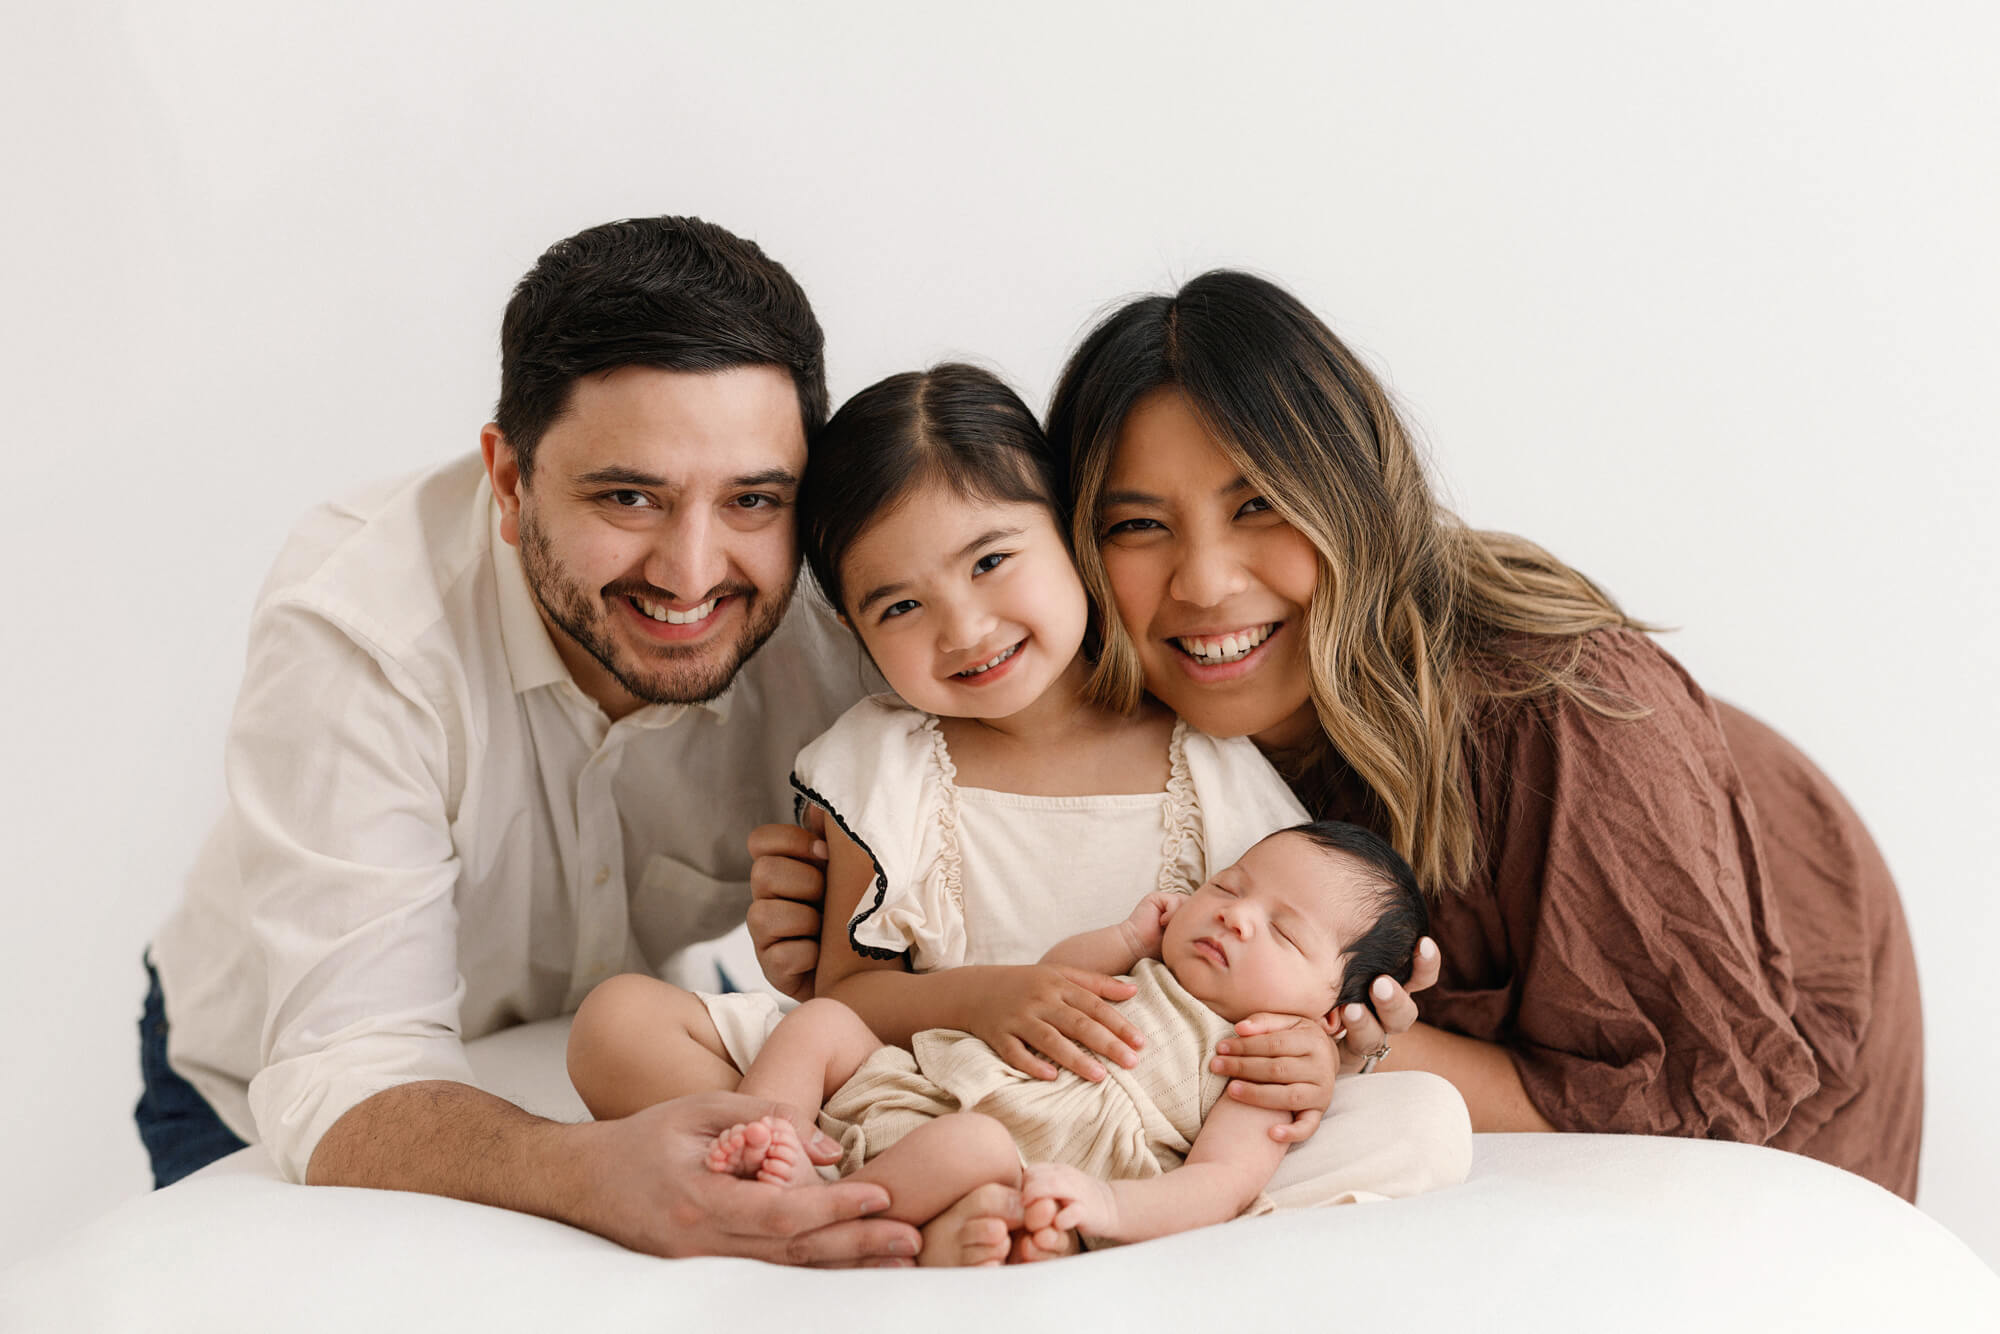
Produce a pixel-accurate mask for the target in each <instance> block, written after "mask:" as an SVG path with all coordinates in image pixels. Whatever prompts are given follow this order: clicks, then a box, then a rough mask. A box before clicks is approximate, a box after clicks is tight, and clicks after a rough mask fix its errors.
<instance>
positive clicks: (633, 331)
mask: <svg viewBox="0 0 2000 1334" xmlns="http://www.w3.org/2000/svg"><path fill="white" fill-rule="evenodd" d="M825 344H826V339H825V336H824V335H823V334H821V332H820V327H819V321H818V320H817V319H815V318H814V317H813V312H812V306H811V304H810V303H808V302H807V301H806V294H805V293H804V292H803V291H802V290H800V288H799V285H798V284H797V283H796V282H794V281H792V276H791V275H790V274H789V273H786V272H785V269H784V266H783V265H781V264H778V263H777V262H776V261H774V260H772V259H770V258H769V257H767V256H766V255H765V254H764V252H763V251H762V250H760V249H759V248H758V247H757V245H756V243H755V242H751V241H746V240H744V239H743V238H742V237H740V236H735V235H733V234H731V233H729V232H727V231H724V230H723V229H722V228H720V227H718V226H716V225H715V224H714V223H712V222H703V221H702V220H701V219H700V218H671V217H670V218H628V219H626V220H624V221H622V222H607V223H605V224H604V225H603V226H600V227H592V228H590V229H589V230H588V231H582V232H578V233H577V234H576V235H575V236H572V237H570V238H569V239H568V240H566V241H558V242H556V243H555V244H554V245H552V246H550V247H549V248H548V249H547V250H546V251H544V252H543V254H542V257H541V258H540V259H538V260H536V261H535V267H534V268H532V269H530V270H528V273H527V276H526V277H524V278H522V279H521V282H520V285H519V286H517V287H516V288H515V289H514V295H513V298H512V299H511V300H509V301H508V303H507V314H506V316H505V317H504V318H503V319H502V320H501V323H500V404H499V406H498V407H497V408H496V409H494V413H493V417H494V421H495V423H496V424H498V426H499V427H500V431H501V434H503V435H505V436H506V437H507V443H508V445H509V446H511V447H512V448H513V451H514V456H515V458H517V459H518V460H519V461H520V465H521V476H522V477H523V478H524V479H525V478H527V477H529V476H530V474H531V473H532V472H533V469H534V457H535V446H536V445H538V444H540V443H541V439H542V435H543V433H544V432H546V431H547V430H548V429H549V427H550V426H552V425H554V424H555V422H556V420H557V419H558V418H560V417H561V416H562V414H563V412H564V410H565V409H566V408H567V407H568V406H569V395H570V386H571V385H573V384H575V383H576V382H577V381H578V380H579V379H581V378H582V377H584V376H586V375H590V374H594V373H595V372H598V371H606V370H612V369H614V368H616V367H619V366H656V367H659V368H660V369H662V370H671V371H721V370H729V369H731V368H733V367H737V366H777V367H780V368H782V369H783V370H785V371H787V372H789V373H790V375H791V377H792V383H793V384H794V385H796V386H797V388H798V394H799V416H800V418H801V419H802V421H803V423H804V426H805V429H806V431H807V433H808V434H810V433H811V432H813V431H815V430H817V429H818V428H819V427H820V425H821V424H822V423H823V422H825V421H826V411H827V396H826V356H825Z"/></svg>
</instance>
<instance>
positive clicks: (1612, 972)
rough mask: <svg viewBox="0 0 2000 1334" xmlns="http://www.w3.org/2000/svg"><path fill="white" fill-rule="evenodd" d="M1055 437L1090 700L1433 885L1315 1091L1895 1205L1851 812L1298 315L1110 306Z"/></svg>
mask: <svg viewBox="0 0 2000 1334" xmlns="http://www.w3.org/2000/svg"><path fill="white" fill-rule="evenodd" d="M1049 434H1050V437H1051V439H1052V440H1053V441H1055V442H1056V443H1057V444H1058V445H1060V446H1062V447H1064V448H1066V449H1067V450H1068V451H1069V454H1070V458H1071V481H1072V486H1073V488H1074V492H1075V495H1074V501H1075V510H1074V523H1075V534H1076V549H1077V557H1078V562H1079V564H1080V566H1081V568H1082V569H1083V571H1084V576H1085V579H1086V582H1087V583H1088V584H1089V585H1090V587H1091V592H1092V594H1093V596H1094V597H1095V598H1096V599H1097V600H1098V602H1099V604H1100V605H1107V606H1116V608H1117V609H1118V616H1117V618H1116V620H1115V622H1113V623H1111V624H1107V625H1106V626H1104V627H1103V628H1102V639H1103V643H1102V646H1101V651H1100V655H1099V662H1098V667H1097V673H1096V676H1095V678H1094V681H1093V685H1094V687H1095V688H1096V690H1097V691H1098V692H1099V693H1100V696H1101V697H1102V698H1103V699H1105V700H1107V701H1111V702H1114V703H1119V702H1124V703H1129V702H1131V701H1135V700H1136V699H1137V697H1138V694H1139V692H1140V691H1141V690H1146V691H1150V692H1151V693H1152V694H1154V695H1155V696H1157V697H1158V698H1159V699H1160V700H1161V701H1163V702H1164V703H1166V704H1167V705H1168V706H1169V707H1171V708H1173V709H1174V710H1175V711H1176V712H1178V713H1179V714H1180V715H1181V716H1182V717H1183V718H1185V719H1186V720H1187V721H1188V722H1190V723H1192V724H1193V725H1195V726H1196V727H1199V728H1201V729H1202V730H1204V731H1207V732H1210V733H1213V734H1215V735H1218V736H1238V735H1248V736H1250V737H1252V738H1253V739H1254V740H1255V741H1256V742H1257V743H1258V745H1259V746H1260V747H1262V748H1263V749H1264V750H1265V752H1266V753H1267V754H1268V755H1269V756H1270V757H1271V758H1272V760H1273V761H1274V762H1275V763H1276V764H1277V765H1278V767H1279V768H1280V769H1281V770H1282V771H1283V772H1284V773H1285V774H1286V776H1287V778H1288V779H1289V780H1290V781H1291V782H1292V783H1293V785H1294V787H1295V788H1296V789H1297V790H1298V791H1299V793H1300V795H1301V796H1302V797H1303V798H1304V799H1305V801H1306V804H1307V806H1308V807H1309V808H1311V809H1312V810H1313V812H1314V814H1316V815H1320V816H1324V817H1328V818H1338V819H1346V820H1350V821H1353V822H1355V823H1359V824H1363V825H1366V826H1368V827H1370V828H1373V829H1374V830H1376V831H1377V832H1378V833H1380V834H1382V835H1383V836H1385V837H1387V838H1388V839H1389V840H1390V842H1392V843H1393V844H1394V845H1395V846H1396V848H1397V850H1398V851H1399V852H1401V853H1403V855H1404V856H1405V857H1406V858H1407V859H1408V860H1409V861H1410V862H1411V863H1412V865H1413V866H1415V868H1416V869H1417V873H1418V876H1419V879H1420V881H1421V883H1422V884H1423V886H1424V888H1425V889H1426V891H1427V892H1428V893H1429V894H1430V895H1431V897H1432V902H1433V905H1434V910H1433V924H1434V929H1435V931H1436V934H1437V939H1438V944H1439V945H1440V946H1441V949H1442V956H1443V957H1442V963H1441V966H1440V965H1438V964H1436V963H1435V962H1434V961H1433V960H1431V959H1429V958H1420V959H1419V964H1418V969H1417V975H1416V977H1415V978H1413V980H1412V986H1413V988H1414V987H1418V986H1420V985H1421V984H1422V983H1423V982H1424V981H1426V980H1428V978H1429V976H1430V975H1431V973H1432V972H1433V971H1436V972H1437V974H1438V980H1437V982H1436V984H1435V985H1434V986H1432V987H1430V988H1429V989H1428V990H1426V991H1424V993H1423V997H1422V1010H1423V1019H1422V1021H1421V1022H1416V1021H1415V1016H1416V1007H1415V1006H1414V1005H1413V1004H1412V1002H1411V1000H1410V998H1409V997H1408V996H1407V995H1406V994H1404V993H1403V992H1402V990H1401V989H1399V988H1396V987H1394V985H1393V984H1387V990H1386V994H1385V991H1384V982H1385V981H1386V980H1384V982H1378V985H1377V991H1376V996H1377V998H1378V999H1377V1005H1376V1009H1377V1011H1378V1013H1379V1014H1380V1015H1381V1016H1382V1017H1383V1026H1378V1025H1377V1023H1376V1022H1375V1019H1374V1017H1373V1016H1370V1015H1368V1014H1367V1013H1366V1011H1365V1010H1363V1011H1360V1012H1358V1013H1351V1014H1350V1015H1349V1016H1348V1032H1347V1036H1346V1039H1345V1041H1344V1043H1343V1046H1342V1057H1343V1066H1342V1068H1343V1070H1347V1071H1352V1070H1354V1069H1356V1068H1358V1067H1359V1065H1360V1060H1361V1054H1362V1053H1368V1054H1369V1056H1370V1057H1371V1058H1377V1057H1379V1063H1380V1065H1381V1066H1382V1067H1383V1068H1413V1069H1426V1070H1430V1071H1432V1072H1434V1073H1437V1074H1441V1075H1443V1076H1445V1077H1446V1078H1448V1079H1450V1080H1451V1081H1452V1082H1453V1083H1454V1084H1456V1085H1457V1086H1458V1088H1459V1091H1460V1092H1461V1093H1462V1094H1463V1095H1464V1097H1465V1100H1466V1103H1467V1105H1468V1107H1469V1108H1470V1110H1471V1112H1472V1120H1473V1126H1474V1128H1475V1129H1476V1130H1548V1129H1557V1130H1578V1131H1618V1132H1628V1133H1643V1134H1663V1135H1688V1136H1705V1137H1710V1138H1718V1139H1731V1140H1741V1141H1748V1142H1752V1143H1764V1144H1771V1145H1775V1146H1777V1147H1779V1148H1784V1149H1790V1150H1794V1151H1798V1152H1802V1153H1806V1154H1809V1155H1811V1156H1813V1157H1816V1158H1820V1159H1823V1160H1825V1161H1827V1162H1831V1163H1834V1164H1836V1165H1838V1166H1841V1167H1845V1168H1848V1169H1850V1170H1852V1171H1855V1172H1858V1173H1860V1174H1861V1175H1864V1176H1867V1177H1869V1178H1871V1179H1873V1180H1875V1181H1877V1182H1879V1183H1880V1184H1882V1185H1884V1186H1886V1187H1888V1188H1889V1189H1891V1190H1893V1191H1895V1192H1897V1193H1898V1194H1900V1195H1902V1196H1904V1197H1905V1198H1912V1197H1913V1196H1914V1194H1915V1191H1916V1181H1917V1151H1918V1144H1919V1138H1920V1134H1921V1122H1922V1111H1923V1092H1922V1064H1923V1049H1922V1022H1921V1018H1920V1014H1919V1007H1918V1000H1917V982H1916V965H1915V960H1914V958H1913V956H1912V954H1911V950H1910V943H1909V936H1908V932H1907V930H1906V928H1905V926H1904V922H1903V916H1902V909H1901V905H1900V903H1899V901H1898V899H1897V895H1896V889H1895V885H1894V883H1893V881H1892V880H1891V879H1890V876H1889V873H1888V870H1887V868H1886V866H1885V865H1884V864H1883V862H1882V859H1881V857H1880V855H1879V854H1878V853H1877V852H1876V850H1875V847H1874V845H1873V843H1872V842H1871V841H1870V839H1869V837H1868V835H1867V832H1866V831H1865V830H1864V829H1863V828H1862V826H1861V823H1860V821H1859V819H1858V818H1857V817H1856V816H1855V815H1854V813H1853V812H1852V810H1851V809H1849V807H1848V806H1847V804H1846V803H1845V801H1843V800H1842V798H1841V796H1840V794H1839V793H1838V792H1837V791H1835V790H1834V788H1833V786H1832V784H1831V783H1829V782H1828V781H1827V780H1826V778H1825V777H1824V776H1823V775H1821V774H1820V773H1819V772H1818V771H1817V770H1816V769H1814V768H1813V766H1812V765H1811V764H1810V762H1808V761H1807V760H1806V759H1805V757H1804V756H1802V755H1801V754H1799V752H1798V751H1796V750H1795V749H1793V748H1792V747H1791V746H1790V745H1789V744H1788V743H1786V742H1785V741H1784V740H1783V739H1782V738H1780V737H1779V736H1778V735H1777V734H1776V733H1774V732H1772V731H1771V730H1769V729H1768V728H1766V727H1764V726H1763V725H1762V724H1760V723H1758V722H1757V721H1755V720H1754V719H1752V718H1750V717H1749V716H1747V715H1745V714H1743V713H1741V712H1739V711H1737V710H1735V709H1732V708H1730V707H1729V706H1727V705H1724V704H1721V703H1719V702H1717V701H1712V700H1710V699H1709V698H1708V697H1707V696H1706V695H1704V694H1703V693H1702V691H1701V689H1700V687H1699V686H1697V685H1696V684H1695V683H1694V682H1693V681H1692V680H1691V679H1690V678H1689V677H1688V676H1687V674H1686V673H1685V671H1683V670H1682V669H1681V667H1680V665H1679V664H1678V663H1676V662H1675V661H1674V660H1673V659H1672V658H1670V657H1669V656H1668V655H1667V654H1666V653H1664V652H1663V651H1661V650H1660V649H1659V648H1658V647H1657V646H1656V645H1655V644H1654V643H1653V642H1652V641H1651V640H1650V639H1649V638H1647V637H1646V635H1645V634H1644V633H1643V627H1642V626H1641V625H1640V624H1639V623H1638V622H1636V621H1634V620H1632V619H1631V618H1629V617H1627V616H1626V615H1625V614H1624V613H1623V612H1622V611H1621V610H1620V609H1619V608H1618V607H1617V605H1616V604H1615V603H1613V602H1612V601H1611V599H1610V598H1609V597H1607V596H1606V595H1605V594H1604V593H1603V592H1602V591H1601V590H1600V589H1598V588H1597V587H1596V586H1595V585H1594V584H1592V583H1591V582H1590V581H1589V580H1588V579H1586V578H1585V577H1583V576H1582V575H1581V574H1579V573H1577V572H1576V571H1574V570H1572V569H1570V568H1569V567H1568V566H1566V565H1564V564H1562V562H1560V561H1558V560H1556V559H1555V558H1554V557H1553V556H1551V555H1549V554H1548V553H1547V552H1545V551H1543V550H1541V549H1540V548H1539V547H1536V546H1534V545H1533V544H1532V543H1529V542H1526V541H1524V540H1522V539H1520V538H1517V537H1512V536H1508V535H1505V534H1497V533H1480V532H1474V531H1471V530H1468V529H1467V528H1465V527H1464V526H1463V525H1462V524H1460V523H1459V522H1458V521H1457V520H1456V519H1455V518H1454V517H1453V516H1452V515H1450V514H1449V513H1448V512H1446V511H1445V510H1444V509H1443V508H1442V507H1441V506H1440V505H1439V503H1438V501H1437V499H1436V497H1435V496H1434V495H1433V494H1432V492H1431V490H1430V487H1429V484H1428V482H1427V481H1426V479H1425V477H1424V475H1423V471H1422V468H1421V466H1420V464H1419V461H1418V459H1417V456H1416V453H1415V451H1414V449H1413V448H1412V445H1411V442H1410V440H1409V437H1408V434H1407V432H1406V431H1405V429H1404V427H1403V426H1402V424H1401V422H1400V421H1399V420H1398V418H1397V416H1396V413H1395V410H1394V408H1393V406H1392V405H1391V404H1390V401H1389V398H1388V395H1387V394H1386V392H1385V391H1384V390H1383V388H1382V386H1381V385H1380V384H1379V383H1378V382H1377V381H1376V379H1375V378H1374V376H1373V375H1372V374H1371V373H1370V372H1369V371H1368V369H1367V368H1366V367H1365V366H1364V365H1362V364H1361V362H1360V360H1359V359H1358V358H1356V357H1355V356H1354V355H1353V354H1352V353H1351V352H1350V351H1349V350H1348V349H1347V348H1346V347H1345V346H1344V345H1343V344H1342V343H1341V342H1340V341H1339V340H1338V339H1337V338H1335V337H1334V335H1333V334H1332V332H1331V331H1330V330H1328V329H1327V327H1326V326H1325V325H1324V324H1323V323H1321V322H1320V321H1319V320H1318V319H1317V318H1316V317H1315V316H1314V315H1313V314H1312V313H1311V312H1310V311H1309V310H1307V309H1306V308H1305V307H1304V306H1303V305H1301V304H1300V303H1299V302H1298V301H1297V300H1296V299H1294V298H1293V297H1291V296H1290V295H1289V294H1288V293H1286V292H1284V291H1283V290H1282V289H1280V288H1278V287H1276V286H1274V285H1272V284H1270V283H1268V282H1265V281H1263V280H1261V279H1257V278H1253V277H1250V276H1248V275H1244V274H1239V273H1229V272H1214V273H1208V274H1204V275H1202V276H1201V277H1199V278H1196V279H1195V280H1194V281H1192V282H1190V283H1188V284H1187V285H1186V286H1185V287H1183V288H1182V289H1181V290H1180V291H1179V292H1178V293H1176V294H1175V295H1173V296H1172V297H1159V296H1156V297H1149V298H1144V299H1141V300H1138V301H1135V302H1132V303H1130V304H1128V305H1127V306H1125V307H1124V308H1122V309H1120V310H1118V311H1117V312H1115V313H1113V314H1112V315H1110V316H1109V317H1107V318H1106V319H1105V320H1104V321H1103V322H1102V323H1100V324H1099V325H1098V327H1097V328H1096V329H1095V330H1093V331H1092V332H1091V334H1090V335H1089V337H1088V338H1087V339H1086V340H1085V341H1084V343H1083V345H1082V347H1081V348H1080V349H1079V350H1078V351H1077V353H1076V355H1075V356H1074V357H1073V358H1072V359H1071V361H1070V363H1069V365H1068V366H1067V367H1066V368H1065V370H1064V372H1063V376H1062V380H1061V383H1060V384H1059V385H1058V387H1057V390H1056V395H1055V401H1054V404H1053V406H1052V408H1051V412H1050V421H1049ZM760 832H762V831H760ZM767 837H769V836H767ZM772 850H773V851H776V850H778V849H777V848H775V847H773V848H772ZM760 871H761V872H762V874H761V875H760V880H761V882H762V883H761V884H760V886H759V893H760V894H763V895H766V896H767V900H766V902H764V903H760V905H758V907H759V909H761V910H762V911H761V913H759V912H757V911H755V910H753V917H752V929H753V932H754V933H755V934H756V935H757V936H758V939H759V944H760V947H762V948H764V949H765V950H766V951H767V953H766V957H767V959H770V960H772V961H773V963H774V964H775V967H771V968H770V969H769V970H770V971H773V972H774V976H775V975H776V974H777V972H779V971H782V970H783V969H784V968H785V967H786V966H787V965H786V964H785V963H784V962H783V960H785V959H786V957H787V956H786V950H787V949H788V948H792V949H795V948H796V946H792V947H787V946H785V945H783V944H782V943H781V942H778V941H776V939H775V938H776V937H778V936H781V935H791V936H796V935H801V934H804V933H803V932H801V931H797V930H792V929H788V928H787V929H779V928H780V927H782V926H785V925H786V924H787V923H789V922H792V921H796V920H798V919H797V918H796V917H791V916H789V915H788V914H787V911H786V910H789V909H796V908H797V907H798V905H797V904H785V903H780V902H777V901H776V900H775V898H772V897H770V896H781V897H783V898H792V899H796V898H798V897H800V892H801V891H800V885H801V883H802V882H803V881H805V880H807V879H809V878H810V877H809V876H808V875H807V873H806V869H805V868H803V867H800V866H796V865H793V866H786V867H779V866H777V864H776V863H775V861H773V862H771V863H769V864H766V865H764V866H761V867H760ZM813 927H814V929H815V930H816V927H817V922H816V920H815V922H814V923H813ZM774 946H776V948H775V950H774V948H773V947H774ZM793 957H796V956H793ZM1384 1026H1386V1028H1387V1029H1388V1030H1389V1031H1387V1032H1385V1031H1384ZM1385 1046H1386V1047H1387V1048H1388V1051H1387V1052H1386V1054H1382V1049H1383V1048H1384V1047H1385ZM1374 1063H1375V1061H1374V1060H1373V1059H1371V1061H1370V1064H1371V1065H1373V1064H1374Z"/></svg>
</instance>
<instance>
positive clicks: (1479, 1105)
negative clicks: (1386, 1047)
mask: <svg viewBox="0 0 2000 1334" xmlns="http://www.w3.org/2000/svg"><path fill="white" fill-rule="evenodd" d="M1376 1068H1377V1069H1380V1070H1428V1071H1430V1072H1431V1073H1432V1074H1434V1075H1442V1076H1443V1077H1444V1078H1446V1079H1448V1080H1450V1081H1451V1083H1452V1085H1453V1087H1455V1088H1457V1090H1458V1095H1459V1096H1460V1097H1461V1098H1464V1099H1465V1108H1466V1110H1467V1111H1468V1112H1470V1113H1471V1114H1472V1128H1473V1129H1474V1130H1475V1131H1492V1130H1534V1131H1541V1130H1554V1129H1555V1127H1554V1126H1553V1125H1551V1124H1550V1123H1549V1119H1548V1118H1547V1117H1545V1116H1543V1115H1542V1114H1541V1112H1540V1111H1539V1110H1538V1109H1537V1108H1536V1106H1535V1104H1534V1103H1533V1102H1532V1101H1530V1100H1529V1098H1528V1090H1527V1086H1526V1085H1524V1084H1522V1082H1521V1072H1520V1071H1519V1070H1518V1069H1516V1068H1515V1065H1514V1058H1513V1057H1512V1056H1510V1055H1509V1054H1508V1052H1507V1049H1506V1048H1505V1047H1503V1046H1501V1045H1500V1044H1499V1043H1497V1042H1482V1041H1480V1040H1479V1039H1478V1038H1468V1037H1463V1036H1461V1035H1459V1034H1457V1033H1447V1032H1445V1031H1444V1030H1443V1029H1441V1028H1433V1027H1431V1026H1430V1025H1429V1024H1424V1023H1419V1024H1414V1025H1412V1026H1411V1027H1410V1028H1409V1029H1408V1030H1406V1031H1404V1032H1402V1033H1399V1034H1397V1036H1396V1041H1395V1043H1394V1045H1393V1046H1392V1048H1391V1050H1390V1052H1389V1054H1388V1055H1387V1056H1384V1057H1383V1058H1382V1062H1381V1064H1380V1065H1379V1066H1377V1067H1376Z"/></svg>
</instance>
